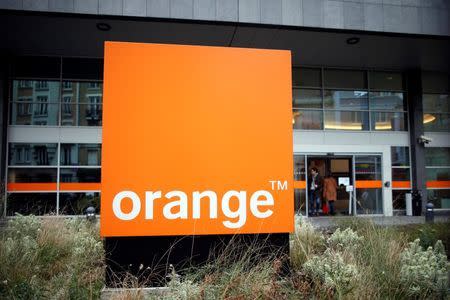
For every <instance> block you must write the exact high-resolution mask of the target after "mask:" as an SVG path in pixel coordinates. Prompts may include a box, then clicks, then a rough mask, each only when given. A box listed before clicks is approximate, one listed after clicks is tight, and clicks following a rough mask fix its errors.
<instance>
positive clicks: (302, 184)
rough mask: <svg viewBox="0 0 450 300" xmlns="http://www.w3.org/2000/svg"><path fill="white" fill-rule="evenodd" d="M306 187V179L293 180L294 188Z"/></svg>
mask: <svg viewBox="0 0 450 300" xmlns="http://www.w3.org/2000/svg"><path fill="white" fill-rule="evenodd" d="M305 188H306V181H304V180H299V181H294V189H305Z"/></svg>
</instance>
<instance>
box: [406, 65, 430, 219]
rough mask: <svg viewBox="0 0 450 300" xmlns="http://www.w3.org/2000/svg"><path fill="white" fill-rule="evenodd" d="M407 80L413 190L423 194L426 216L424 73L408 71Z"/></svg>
mask: <svg viewBox="0 0 450 300" xmlns="http://www.w3.org/2000/svg"><path fill="white" fill-rule="evenodd" d="M406 80H407V92H408V93H407V101H408V115H409V118H408V120H409V136H410V146H411V168H412V170H411V171H412V172H411V173H412V178H411V179H412V189H413V190H414V189H416V190H418V191H420V193H421V194H422V214H424V213H425V206H426V204H427V199H428V198H427V187H426V172H425V146H424V145H423V144H422V143H420V142H419V138H420V136H422V135H424V127H423V106H422V71H421V70H420V69H418V70H411V71H408V72H407V74H406Z"/></svg>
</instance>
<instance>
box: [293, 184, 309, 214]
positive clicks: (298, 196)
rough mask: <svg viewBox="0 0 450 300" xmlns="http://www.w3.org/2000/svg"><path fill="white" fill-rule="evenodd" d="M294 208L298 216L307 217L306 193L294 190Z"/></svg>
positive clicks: (302, 190)
mask: <svg viewBox="0 0 450 300" xmlns="http://www.w3.org/2000/svg"><path fill="white" fill-rule="evenodd" d="M294 208H295V213H296V214H302V215H303V216H305V215H306V191H305V189H294Z"/></svg>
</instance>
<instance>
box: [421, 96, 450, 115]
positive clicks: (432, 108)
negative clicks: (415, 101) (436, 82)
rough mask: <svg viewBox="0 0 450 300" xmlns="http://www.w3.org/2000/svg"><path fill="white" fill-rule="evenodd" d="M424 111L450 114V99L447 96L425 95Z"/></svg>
mask: <svg viewBox="0 0 450 300" xmlns="http://www.w3.org/2000/svg"><path fill="white" fill-rule="evenodd" d="M423 110H424V111H425V112H442V113H450V97H449V95H445V94H424V95H423Z"/></svg>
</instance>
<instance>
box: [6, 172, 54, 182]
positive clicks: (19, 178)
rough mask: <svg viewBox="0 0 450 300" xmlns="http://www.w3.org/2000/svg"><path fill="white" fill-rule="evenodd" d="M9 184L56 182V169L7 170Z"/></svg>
mask: <svg viewBox="0 0 450 300" xmlns="http://www.w3.org/2000/svg"><path fill="white" fill-rule="evenodd" d="M8 182H10V183H50V182H56V168H8Z"/></svg>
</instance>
